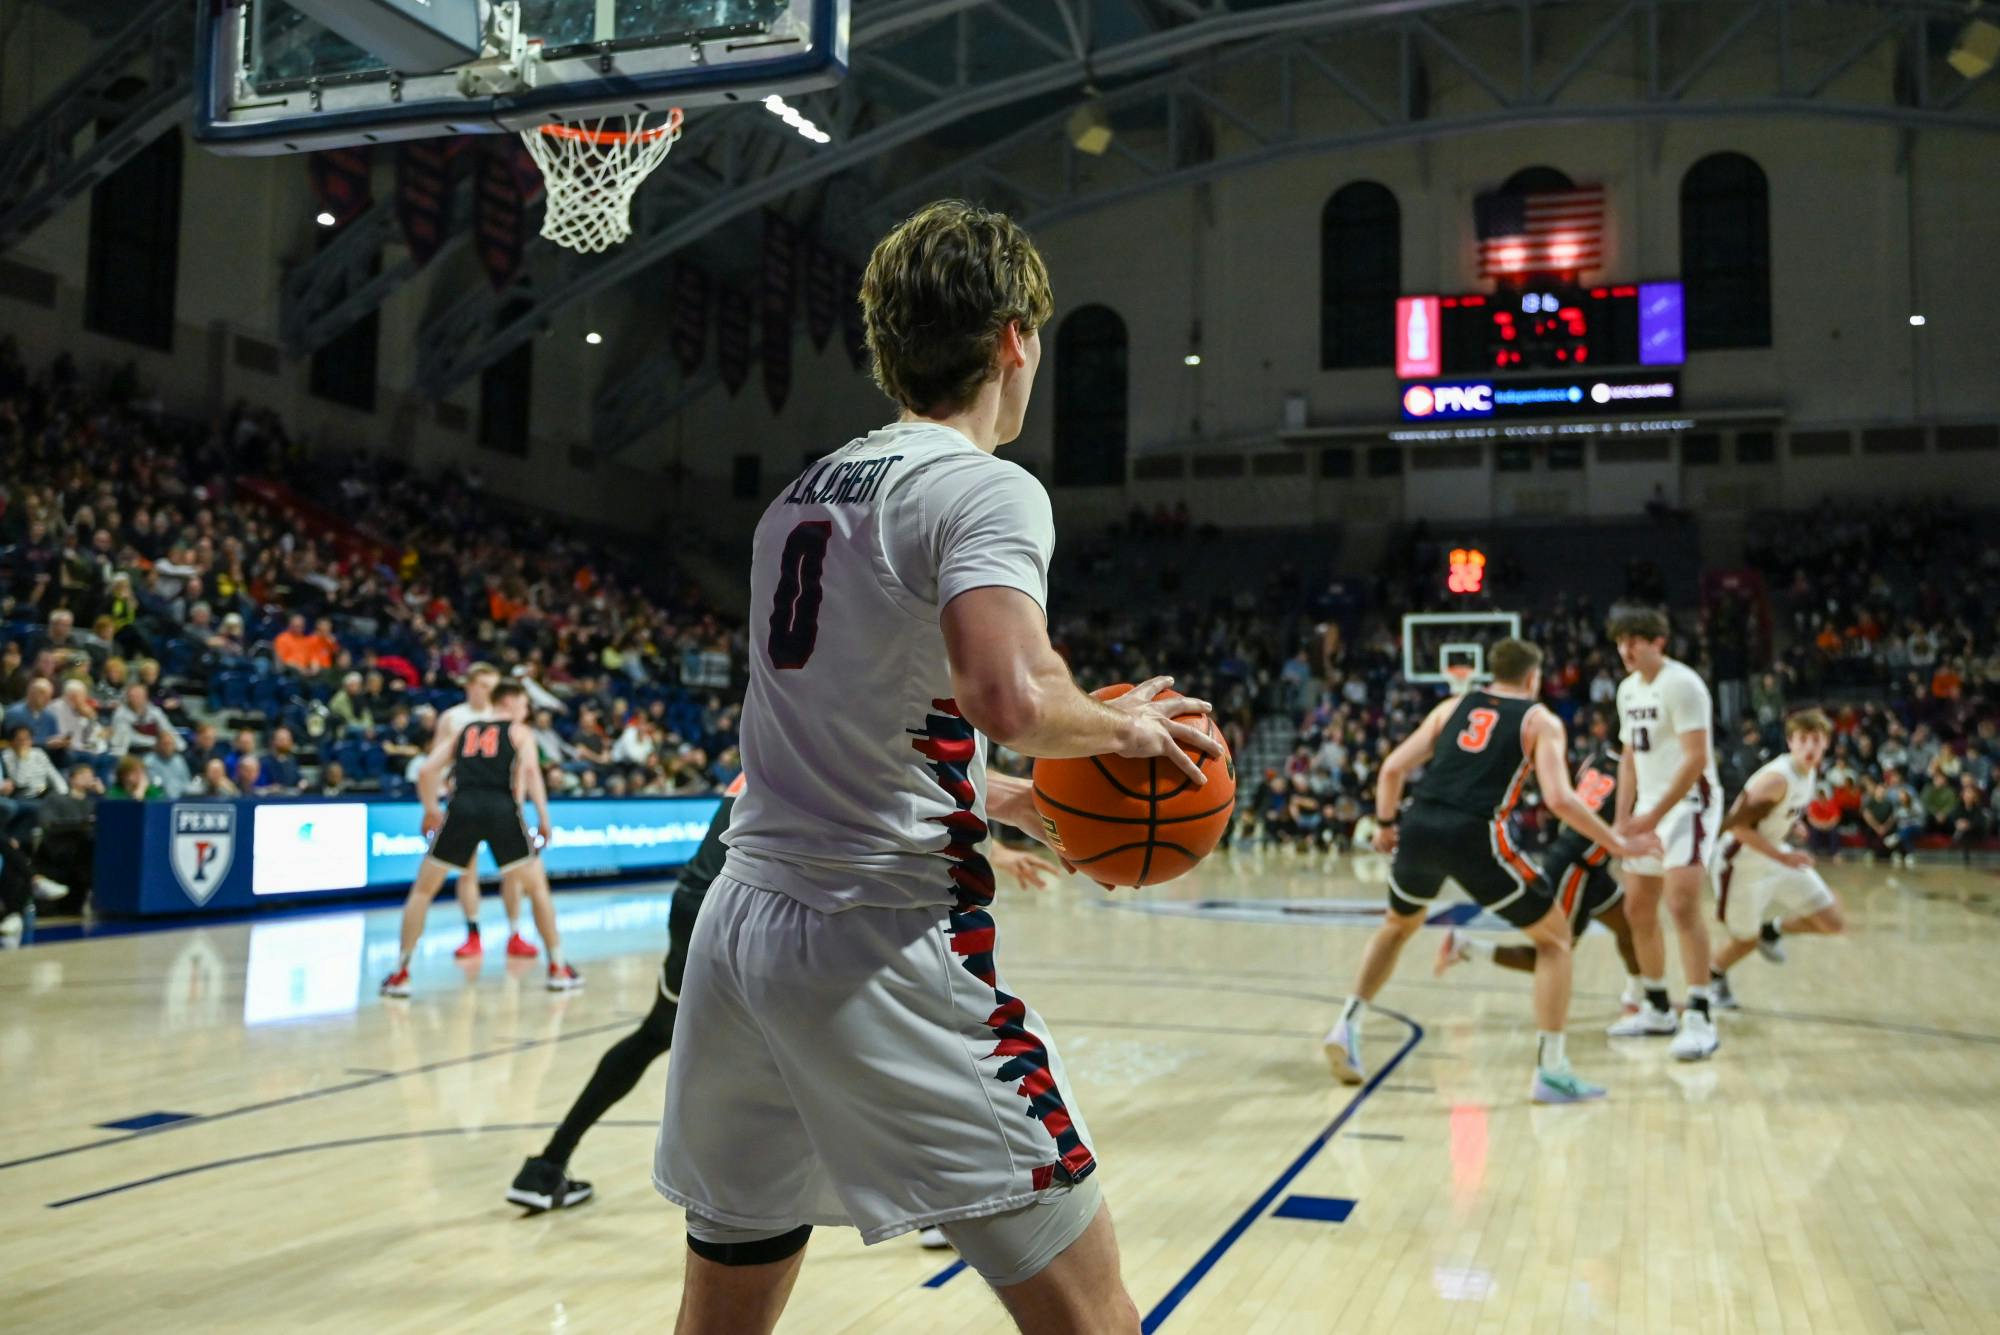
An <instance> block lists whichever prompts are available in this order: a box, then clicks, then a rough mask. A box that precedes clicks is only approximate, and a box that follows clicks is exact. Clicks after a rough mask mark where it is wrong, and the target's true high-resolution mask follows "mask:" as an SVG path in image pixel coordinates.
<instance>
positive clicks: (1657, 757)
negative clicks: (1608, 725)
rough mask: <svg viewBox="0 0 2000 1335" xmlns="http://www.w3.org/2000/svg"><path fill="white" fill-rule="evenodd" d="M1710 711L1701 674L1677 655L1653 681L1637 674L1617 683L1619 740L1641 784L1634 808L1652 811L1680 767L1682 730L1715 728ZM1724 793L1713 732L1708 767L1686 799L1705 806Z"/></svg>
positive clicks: (1692, 803)
mask: <svg viewBox="0 0 2000 1335" xmlns="http://www.w3.org/2000/svg"><path fill="white" fill-rule="evenodd" d="M1712 712H1713V706H1712V705H1711V704H1710V703H1709V695H1708V685H1707V683H1705V682H1703V681H1702V679H1701V674H1700V673H1698V672H1696V671H1695V670H1694V669H1693V668H1691V667H1689V666H1688V665H1687V664H1685V663H1682V662H1680V661H1678V660H1676V659H1672V658H1669V659H1667V660H1666V662H1665V663H1664V664H1663V665H1662V666H1661V668H1660V671H1659V674H1658V675H1657V676H1655V677H1654V678H1653V680H1652V681H1650V682H1648V681H1647V680H1646V679H1645V678H1644V677H1641V676H1640V675H1639V674H1638V673H1636V672H1634V673H1633V674H1632V675H1631V676H1629V677H1627V678H1625V680H1624V681H1622V682H1620V683H1619V684H1618V739H1619V740H1620V741H1621V742H1623V743H1624V744H1625V747H1626V749H1627V750H1628V751H1629V753H1630V754H1631V756H1632V764H1633V771H1634V777H1635V778H1637V780H1638V784H1639V796H1638V803H1637V805H1636V807H1635V808H1634V810H1636V811H1640V812H1644V811H1646V810H1649V809H1650V808H1651V807H1653V806H1654V805H1656V804H1657V803H1658V802H1659V800H1660V798H1661V797H1663V796H1665V795H1666V792H1667V790H1668V788H1670V787H1671V786H1672V785H1673V780H1674V772H1675V771H1676V770H1678V769H1679V768H1680V767H1681V759H1682V746H1681V734H1682V733H1684V732H1697V731H1699V732H1703V733H1709V732H1711V726H1710V715H1711V714H1712ZM1721 792H1722V783H1721V780H1720V778H1719V777H1718V776H1717V774H1716V768H1715V746H1714V740H1713V737H1712V736H1711V738H1710V744H1709V749H1708V765H1707V767H1706V768H1705V769H1704V770H1703V771H1702V775H1701V777H1700V778H1699V779H1697V780H1696V781H1695V784H1694V786H1693V787H1692V788H1690V789H1688V793H1687V796H1686V797H1685V798H1683V799H1682V800H1683V801H1684V802H1685V803H1686V804H1687V805H1689V806H1705V805H1707V804H1709V803H1711V802H1714V801H1715V800H1716V799H1717V798H1718V796H1719V795H1720V794H1721Z"/></svg>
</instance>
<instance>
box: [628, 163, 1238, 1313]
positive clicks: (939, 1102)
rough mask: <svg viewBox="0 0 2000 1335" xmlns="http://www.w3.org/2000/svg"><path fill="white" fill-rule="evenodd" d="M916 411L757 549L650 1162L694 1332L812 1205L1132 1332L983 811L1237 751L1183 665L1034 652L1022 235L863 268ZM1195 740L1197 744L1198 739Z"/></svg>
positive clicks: (1031, 1309) (1033, 313) (882, 251)
mask: <svg viewBox="0 0 2000 1335" xmlns="http://www.w3.org/2000/svg"><path fill="white" fill-rule="evenodd" d="M861 300H862V307H863V314H864V317H865V320H866V324H867V332H868V346H869V348H870V350H871V352H872V354H873V356H874V362H875V379H876V383H877V384H879V385H880V386H881V387H882V389H883V390H884V391H885V392H886V393H887V394H888V395H889V396H890V398H892V399H894V400H895V401H896V402H897V403H898V404H899V405H900V406H901V408H902V415H901V418H900V420H898V421H896V422H895V423H893V424H891V425H889V426H887V427H884V428H882V429H880V430H878V431H874V432H871V433H870V434H869V435H866V436H863V437H861V438H860V439H858V440H855V441H852V442H850V443H849V444H848V445H847V446H845V447H844V448H842V449H840V450H837V451H835V452H834V453H833V454H831V455H829V456H827V457H826V458H825V459H823V460H821V461H820V462H819V463H817V464H815V465H813V466H811V467H809V468H807V469H806V471H805V472H804V473H803V474H801V475H800V476H799V477H798V478H797V480H796V481H794V482H791V483H789V484H788V485H787V486H786V488H785V490H784V491H783V493H782V494H780V495H779V497H778V498H777V499H776V500H775V501H774V502H772V504H771V506H770V508H769V509H768V510H766V511H765V513H764V517H763V519H762V521H761V522H760V523H759V524H758V526H757V535H756V541H755V548H754V553H755V554H754V557H753V559H752V564H751V612H750V628H751V643H750V686H749V692H748V697H747V699H746V701H745V703H744V709H743V727H742V745H743V761H744V772H745V774H746V775H747V776H748V778H749V784H748V787H747V788H746V790H745V791H744V794H743V796H742V797H740V798H738V799H737V803H736V809H735V811H734V813H733V815H732V818H731V822H730V827H729V832H728V835H727V836H726V838H725V842H726V843H727V844H728V847H729V853H728V857H727V859H726V860H725V862H724V864H723V870H722V874H721V875H720V876H718V877H717V878H716V880H715V882H714V885H713V886H712V887H711V888H710V890H709V892H708V898H707V901H706V903H705V904H704V906H703V909H702V913H701V917H700V919H699V920H698V921H697V923H696V924H695V929H694V935H693V938H692V940H691V942H690V943H689V954H688V963H687V974H686V978H685V980H684V985H683V988H682V991H681V1002H680V1019H679V1024H678V1025H677V1027H676V1034H677V1039H676V1046H677V1051H676V1053H675V1056H674V1072H673V1078H672V1079H670V1080H668V1081H667V1098H666V1114H665V1117H664V1119H663V1122H662V1125H661V1128H660V1138H659V1144H658V1148H657V1150H656V1153H655V1163H654V1175H653V1176H654V1183H655V1185H656V1186H658V1188H659V1190H660V1192H661V1193H662V1194H663V1195H665V1196H666V1197H667V1198H668V1199H670V1200H672V1201H675V1202H677V1203H678V1204H680V1205H682V1206H684V1207H685V1208H686V1210H687V1233H688V1254H687V1259H686V1284H685V1286H684V1287H683V1289H682V1292H681V1307H680V1318H679V1324H678V1326H677V1327H676V1330H677V1331H678V1332H680V1335H758V1333H759V1332H769V1331H770V1330H771V1329H772V1328H773V1327H774V1326H775V1325H776V1324H777V1321H778V1318H779V1315H780V1313H781V1312H782V1311H783V1309H784V1306H785V1300H786V1298H787V1297H788V1296H789V1294H790V1292H791V1288H792V1285H793V1282H794V1281H795V1280H796V1279H797V1278H798V1274H799V1267H800V1265H801V1263H802V1261H803V1249H804V1247H805V1245H806V1241H807V1238H808V1237H809V1235H810V1233H811V1230H812V1227H813V1225H815V1224H828V1225H852V1226H853V1227H855V1228H857V1229H859V1230H860V1231H861V1237H862V1241H863V1242H866V1243H875V1242H880V1241H882V1240H884V1239H886V1238H890V1237H893V1236H895V1235H897V1234H899V1233H904V1232H908V1231H911V1230H915V1229H922V1228H925V1227H927V1226H929V1225H932V1224H937V1225H940V1226H942V1227H943V1229H944V1231H945V1234H946V1236H947V1237H948V1238H949V1240H950V1241H951V1243H952V1245H953V1246H955V1247H956V1248H957V1249H958V1251H959V1254H960V1255H961V1256H962V1257H963V1258H964V1259H965V1261H966V1263H967V1264H968V1265H970V1266H971V1267H972V1268H973V1269H974V1270H976V1271H978V1272H979V1274H980V1275H982V1276H983V1277H984V1278H985V1279H986V1280H987V1282H988V1283H989V1284H991V1285H992V1286H993V1287H994V1289H995V1291H996V1292H997V1294H998V1295H999V1297H1000V1300H1001V1302H1002V1303H1003V1304H1004V1305H1005V1307H1006V1308H1007V1311H1008V1313H1009V1315H1010V1316H1012V1318H1013V1319H1014V1321H1015V1322H1016V1323H1017V1324H1018V1325H1019V1326H1020V1327H1021V1329H1023V1330H1030V1331H1037V1332H1085V1331H1088V1332H1114V1331H1115V1332H1137V1331H1138V1329H1139V1319H1138V1311H1137V1309H1136V1308H1135V1307H1134V1306H1133V1304H1132V1300H1131V1298H1130V1297H1129V1296H1128V1295H1127V1294H1126V1292H1125V1287H1124V1282H1123V1280H1122V1279H1121V1278H1120V1275H1119V1265H1118V1246H1117V1242H1116V1239H1115V1237H1114V1235H1113V1233H1112V1227H1111V1220H1110V1216H1109V1214H1108V1213H1107V1212H1106V1211H1105V1208H1104V1205H1103V1201H1102V1197H1101V1195H1100V1193H1099V1187H1098V1182H1097V1179H1096V1177H1095V1176H1094V1172H1095V1169H1096V1167H1097V1162H1096V1159H1095V1157H1094V1153H1093V1150H1092V1146H1091V1141H1090V1135H1089V1132H1088V1130H1087V1129H1086V1127H1085V1126H1084V1123H1083V1119H1082V1118H1081V1117H1080V1116H1079V1115H1078V1113H1077V1111H1076V1109H1075V1107H1074V1106H1073V1105H1072V1104H1071V1103H1070V1102H1069V1094H1070V1089H1069V1084H1068V1081H1067V1079H1066V1077H1065V1075H1064V1072H1063V1065H1062V1061H1061V1059H1060V1058H1059V1057H1058V1056H1057V1055H1056V1050H1055V1045H1054V1043H1053V1041H1052V1040H1051V1039H1050V1037H1049V1032H1048V1028H1047V1026H1046V1025H1044V1024H1043V1023H1042V1021H1041V1018H1040V1017H1039V1016H1038V1015H1036V1014H1035V1012H1034V1010H1033V1009H1032V1008H1031V1007H1029V1006H1028V1005H1027V1004H1026V1003H1025V1002H1023V1001H1022V1000H1020V999H1019V997H1018V996H1017V995H1016V994H1015V993H1014V992H1013V989H1011V988H1009V987H1007V986H1005V985H1004V984H1003V982H1002V980H1001V978H1000V976H999V973H998V971H997V967H996V965H995V962H994V949H995V944H996V941H995V933H996V928H995V925H994V915H993V914H992V913H991V912H989V909H990V906H991V905H992V902H993V897H994V880H993V870H992V866H991V864H990V863H989V862H988V860H987V858H986V857H985V856H984V855H983V850H982V847H981V845H982V844H983V843H984V842H985V840H986V837H987V829H988V825H987V822H988V821H989V820H997V821H1001V822H1004V823H1006V824H1008V825H1013V826H1015V827H1017V828H1019V829H1021V830H1024V831H1026V832H1028V833H1030V834H1033V833H1035V832H1037V831H1038V830H1040V829H1041V821H1040V819H1039V818H1038V817H1037V815H1036V814H1035V810H1034V805H1033V800H1032V797H1031V789H1030V786H1029V784H1028V783H1027V782H1026V781H1025V780H1018V779H1011V780H1010V779H1008V778H1006V777H1005V776H1002V775H997V774H989V773H988V772H987V771H986V765H985V759H986V748H987V742H988V739H989V738H990V739H992V740H993V741H995V742H1000V743H1004V744H1005V745H1007V746H1008V747H1010V748H1012V749H1013V750H1015V751H1018V752H1020V753H1022V754H1024V755H1029V756H1089V755H1102V754H1117V755H1123V756H1133V757H1154V758H1159V759H1162V760H1164V761H1166V762H1167V763H1169V764H1172V765H1174V766H1176V767H1177V768H1179V769H1180V770H1181V771H1182V772H1184V773H1186V774H1188V775H1189V777H1190V780H1191V781H1193V782H1196V783H1200V782H1201V781H1202V780H1201V770H1200V766H1199V765H1198V764H1197V763H1196V761H1195V759H1194V758H1193V757H1194V756H1200V755H1204V754H1205V755H1216V754H1219V753H1220V750H1221V748H1220V747H1219V746H1218V745H1216V744H1215V743H1213V742H1212V741H1210V740H1209V739H1208V738H1207V737H1206V736H1205V735H1204V734H1203V733H1201V732H1197V731H1196V730H1195V729H1193V728H1189V727H1185V726H1183V725H1180V724H1176V723H1174V722H1172V720H1171V718H1170V715H1171V714H1172V713H1185V712H1188V711H1189V710H1190V709H1192V710H1199V711H1202V712H1207V711H1208V708H1209V707H1208V706H1207V705H1206V704H1205V703H1202V702H1199V701H1195V702H1189V701H1186V700H1181V699H1175V700H1173V701H1171V702H1168V701H1163V700H1161V699H1159V698H1158V697H1159V692H1160V691H1161V690H1162V689H1163V688H1164V686H1165V685H1166V679H1165V678H1155V679H1153V680H1152V681H1149V682H1145V683H1143V684H1141V685H1140V686H1139V687H1138V688H1137V689H1135V690H1133V691H1132V692H1131V693H1130V694H1128V695H1126V696H1124V697H1121V698H1120V699H1118V700H1116V701H1112V702H1109V703H1104V702H1099V701H1096V700H1093V699H1092V698H1091V697H1089V696H1088V695H1085V694H1084V693H1083V692H1082V691H1080V690H1078V689H1077V687H1076V685H1075V683H1074V682H1073V681H1072V680H1071V679H1070V675H1069V670H1068V669H1067V668H1066V667H1065V666H1064V664H1063V661H1062V659H1061V658H1060V657H1059V656H1058V655H1057V654H1056V652H1055V650H1054V649H1053V648H1052V647H1051V646H1050V644H1049V638H1048V630H1047V624H1046V618H1045V613H1044V608H1045V607H1046V605H1047V602H1046V600H1047V597H1048V589H1047V579H1048V567H1049V560H1050V554H1051V552H1052V550H1053V547H1054V541H1055V534H1054V523H1053V519H1052V516H1051V514H1050V510H1049V501H1048V496H1047V494H1046V493H1045V492H1044V491H1043V490H1042V487H1041V484H1040V483H1038V482H1036V481H1035V479H1034V478H1033V477H1032V476H1031V475H1029V474H1028V473H1026V472H1025V471H1023V470H1021V469H1019V468H1017V467H1015V466H1014V465H1012V464H1009V463H1005V462H1002V461H1001V460H999V459H998V458H996V457H994V450H995V449H996V448H997V447H998V446H1000V445H1003V444H1005V443H1007V442H1009V441H1011V440H1013V439H1014V438H1015V437H1016V436H1018V435H1019V434H1020V431H1021V421H1022V417H1023V415H1024V414H1025V413H1026V411H1027V406H1028V397H1029V393H1030V391H1031V389H1032V387H1033V384H1034V378H1035V370H1036V367H1037V365H1038V364H1039V362H1040V360H1041V340H1040V337H1039V334H1038V331H1039V330H1040V329H1041V328H1042V326H1043V325H1045V324H1046V323H1047V322H1048V320H1049V318H1050V316H1051V314H1052V313H1053V310H1054V303H1053V301H1052V299H1051V296H1050V293H1049V285H1048V275H1047V271H1046V270H1045V269H1044V267H1043V265H1042V260H1041V257H1040V256H1039V255H1038V254H1037V253H1036V252H1035V248H1034V245H1033V243H1032V242H1030V241H1029V240H1028V238H1027V236H1026V235H1025V234H1024V233H1022V232H1021V231H1019V230H1018V229H1017V228H1016V227H1015V226H1014V225H1013V223H1011V222H1010V221H1008V219H1007V218H1005V217H1004V216H1002V215H1000V214H996V213H989V212H986V211H985V210H982V209H977V208H974V207H972V206H970V205H967V204H963V203H958V202H944V203H939V204H933V205H931V206H929V207H927V208H925V209H923V210H922V211H921V212H919V213H917V214H916V215H914V216H913V217H911V218H910V219H909V220H908V221H906V222H904V223H903V224H902V225H901V226H899V227H898V228H896V230H895V231H894V232H892V233H891V234H890V235H889V236H888V237H887V238H885V239H884V240H883V242H882V243H881V244H880V245H879V246H878V247H877V248H876V250H875V254H874V256H873V258H872V259H871V260H870V261H869V265H868V272H867V276H866V277H865V279H864V280H863V283H862V293H861ZM1191 753H1192V754H1191Z"/></svg>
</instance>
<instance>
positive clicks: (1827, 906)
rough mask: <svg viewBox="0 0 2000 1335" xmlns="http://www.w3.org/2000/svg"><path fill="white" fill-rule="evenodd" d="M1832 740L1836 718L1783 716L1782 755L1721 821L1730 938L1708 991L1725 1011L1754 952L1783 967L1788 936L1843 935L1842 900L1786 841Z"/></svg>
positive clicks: (1718, 889)
mask: <svg viewBox="0 0 2000 1335" xmlns="http://www.w3.org/2000/svg"><path fill="white" fill-rule="evenodd" d="M1832 736H1833V723H1832V721H1831V720H1829V719H1828V718H1827V716H1826V715H1825V714H1823V713H1821V712H1820V711H1819V710H1817V709H1807V710H1802V711H1800V712H1799V713H1796V714H1794V715H1792V716H1791V717H1790V718H1788V719H1786V720H1785V754H1784V755H1781V756H1779V757H1778V758H1777V759H1776V760H1773V761H1772V762H1771V763H1770V764H1768V765H1766V766H1764V767H1763V768H1762V769H1760V770H1758V771H1757V772H1756V773H1755V774H1753V775H1751V776H1750V781H1749V782H1748V783H1746V784H1744V785H1743V791H1742V792H1741V793H1738V794H1737V796H1736V805H1735V806H1733V807H1731V808H1730V809H1729V819H1728V820H1726V821H1724V822H1723V825H1722V844H1721V847H1720V848H1718V849H1717V850H1716V866H1715V898H1716V916H1717V917H1718V918H1720V919H1721V920H1722V927H1723V930H1724V931H1726V932H1727V933H1728V934H1729V937H1730V940H1729V943H1728V944H1727V945H1725V946H1723V947H1722V949H1721V950H1719V951H1717V952H1716V954H1715V965H1714V967H1713V968H1712V969H1710V970H1709V991H1710V993H1711V995H1713V996H1714V998H1715V1004H1716V1005H1718V1006H1720V1007H1722V1008H1723V1009H1724V1010H1735V1009H1736V997H1735V994H1734V993H1733V992H1732V991H1731V990H1730V987H1729V970H1730V968H1731V967H1732V966H1734V965H1735V964H1736V963H1737V961H1739V960H1741V959H1743V958H1744V957H1746V956H1747V955H1749V954H1750V952H1751V951H1753V950H1754V951H1760V952H1762V954H1763V956H1764V958H1766V959H1768V960H1770V961H1771V962H1772V963H1773V964H1783V963H1784V962H1785V944H1784V941H1785V938H1786V937H1787V936H1795V935H1800V934H1804V933H1809V932H1810V933H1819V934H1821V935H1825V936H1838V935H1840V933H1841V932H1842V931H1844V930H1846V927H1847V922H1846V919H1845V918H1843V917H1842V916H1841V912H1840V901H1839V900H1838V899H1836V898H1835V897H1834V893H1833V889H1832V887H1831V886H1829V885H1827V883H1826V881H1825V879H1824V878H1822V877H1821V876H1820V874H1819V873H1818V872H1817V871H1814V870H1813V858H1812V854H1810V853H1808V852H1806V851H1805V850H1804V849H1799V848H1792V847H1790V846H1789V845H1788V844H1787V843H1786V840H1787V839H1789V838H1790V837H1791V832H1792V827H1793V826H1795V825H1797V824H1798V822H1799V817H1800V815H1801V814H1803V813H1804V811H1805V809H1806V803H1808V802H1810V801H1812V798H1813V790H1814V788H1815V787H1817V785H1818V782H1819V763H1820V761H1821V760H1822V759H1824V758H1825V756H1826V745H1827V742H1828V741H1829V740H1830V739H1831V738H1832Z"/></svg>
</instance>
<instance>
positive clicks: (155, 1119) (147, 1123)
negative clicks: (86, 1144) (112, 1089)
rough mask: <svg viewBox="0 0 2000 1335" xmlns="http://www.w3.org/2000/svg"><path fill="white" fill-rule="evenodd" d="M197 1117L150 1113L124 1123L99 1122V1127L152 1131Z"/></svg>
mask: <svg viewBox="0 0 2000 1335" xmlns="http://www.w3.org/2000/svg"><path fill="white" fill-rule="evenodd" d="M197 1116H200V1114H199V1113H177V1112H149V1113H140V1114H139V1115H138V1116H137V1117H127V1118H125V1119H124V1120H123V1121H118V1122H99V1123H98V1124H97V1125H98V1127H99V1128H100V1129H102V1130H105V1131H150V1130H152V1129H153V1128H154V1127H156V1126H172V1125H173V1124H174V1123H175V1122H185V1121H187V1120H188V1119H189V1118H190V1117H197Z"/></svg>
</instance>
